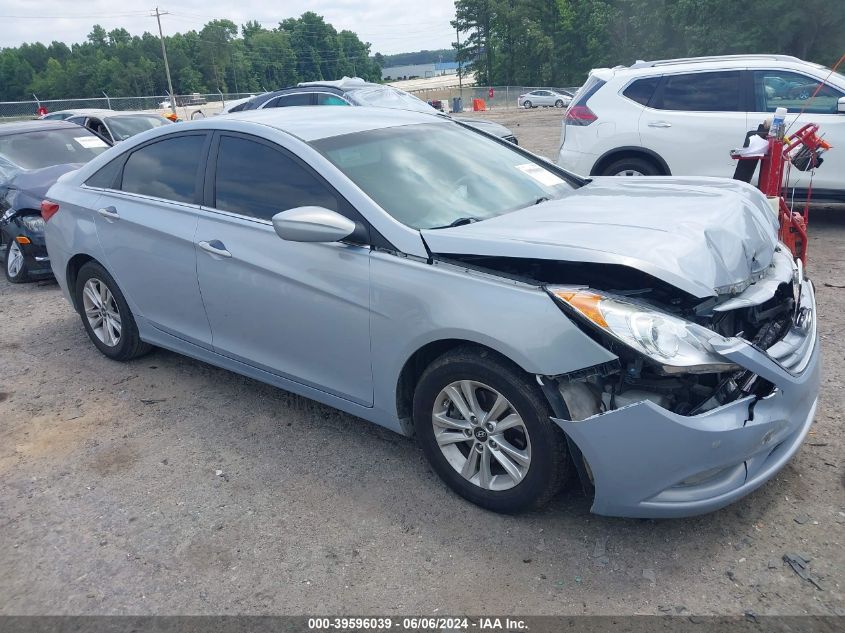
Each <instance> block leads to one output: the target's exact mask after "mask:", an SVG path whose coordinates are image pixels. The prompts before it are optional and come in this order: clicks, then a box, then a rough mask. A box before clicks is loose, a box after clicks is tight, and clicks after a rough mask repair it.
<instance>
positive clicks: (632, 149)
mask: <svg viewBox="0 0 845 633" xmlns="http://www.w3.org/2000/svg"><path fill="white" fill-rule="evenodd" d="M622 158H642V159H645V160H648V161H650V162H652V163H654V164H655V165H656V166H657V167H658V168H659V169H660V170H661V171H662V172H663V174H662V175H664V176H671V175H672V170H670V169H669V165H668V163H667V162H666V161H665V160H663V157H662V156H660V154H658V153H657V152H655V151H654V150H650V149H648V148H646V147H639V146H636V145H626V146H623V147H616V148H614V149H612V150H608V151H607V152H605V153H604V154H602V155H601V156H599V158H598V160H597V161H596V162H595V163H594V164H593V168H592V169H591V170H590V175H591V176H599V175H601V172H602V171H604V169H605V167H607V166H608V165H609V164H610V163H612V162H613V161H616V160H620V159H622Z"/></svg>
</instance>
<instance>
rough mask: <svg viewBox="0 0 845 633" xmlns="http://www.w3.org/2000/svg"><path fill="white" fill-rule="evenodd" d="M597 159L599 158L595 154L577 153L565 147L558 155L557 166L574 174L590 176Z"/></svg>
mask: <svg viewBox="0 0 845 633" xmlns="http://www.w3.org/2000/svg"><path fill="white" fill-rule="evenodd" d="M597 159H598V156H596V155H595V154H585V153H584V152H576V151H574V150H572V149H570V148H569V147H567V146H566V145H564V146H563V147H561V148H560V152H559V153H558V157H557V164H558V166H560V167H563V168H564V169H566V170H567V171H571V172H572V173H574V174H579V175H581V176H589V175H590V172H591V171H592V170H593V165H595V164H596V160H597Z"/></svg>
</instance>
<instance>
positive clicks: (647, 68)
mask: <svg viewBox="0 0 845 633" xmlns="http://www.w3.org/2000/svg"><path fill="white" fill-rule="evenodd" d="M749 65H752V66H754V67H760V68H784V69H786V68H800V67H802V66H803V67H805V68H806V67H811V68H816V69H822V68H824V66H822V65H820V64H815V63H813V62H808V61H805V60H803V59H799V58H797V57H793V56H791V55H775V54H772V55H767V54H749V55H712V56H708V57H680V58H677V59H658V60H653V61H643V60H637V61H636V62H635V63H633V64H631V65H630V66H616V67H614V68H596V69H593V70H592V71H591V73H593V74H596V75H597V76H599V77H600V78H604V77H607V76H614V75H620V76H624V77H631V76H640V75H643V76H651V75H662V74H667V73H676V72H690V71H697V70H711V69H726V70H730V69H737V68H747V67H748V66H749Z"/></svg>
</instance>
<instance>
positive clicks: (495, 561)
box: [0, 110, 845, 615]
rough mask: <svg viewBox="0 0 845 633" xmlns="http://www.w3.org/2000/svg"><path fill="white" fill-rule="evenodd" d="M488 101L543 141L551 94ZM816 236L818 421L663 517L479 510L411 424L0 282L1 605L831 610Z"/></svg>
mask: <svg viewBox="0 0 845 633" xmlns="http://www.w3.org/2000/svg"><path fill="white" fill-rule="evenodd" d="M485 115H486V116H488V117H489V118H497V119H498V120H501V121H502V122H503V123H505V124H507V125H510V126H512V127H513V128H514V129H515V131H516V132H517V134H518V135H519V137H520V142H521V143H522V144H523V146H526V147H529V148H532V149H534V150H536V151H538V152H540V153H544V154H546V155H547V156H552V155H553V153H554V148H555V146H556V144H557V138H558V134H559V127H558V126H559V120H560V112H559V111H558V112H555V111H553V110H551V111H532V112H514V111H510V112H507V113H503V115H499V114H498V113H496V112H495V111H494V112H492V113H485ZM811 235H812V240H811V249H810V257H811V265H810V271H811V274H812V275H813V277H814V278H815V282H816V286H817V290H818V301H819V306H820V315H819V320H820V325H821V336H822V345H823V347H824V375H823V381H822V402H821V405H820V407H819V411H818V417H817V420H816V424H815V426H814V427H813V429H812V430H811V432H810V435H809V437H808V439H807V442H806V443H805V444H804V446H803V448H802V449H801V450H800V452H799V453H798V455H797V456H796V457H795V458H794V459H793V460H792V461H791V462H790V463H789V464H788V466H787V467H786V468H785V469H784V470H783V471H782V472H781V474H780V475H779V476H778V477H777V478H776V479H774V480H772V481H771V482H769V483H768V484H767V485H765V486H764V487H763V488H762V489H760V490H758V491H757V492H755V493H753V494H752V495H750V496H749V497H747V498H746V499H744V500H742V501H740V502H738V503H736V504H734V505H732V506H730V507H728V508H726V509H724V510H722V511H719V512H716V513H713V514H710V515H707V516H703V517H697V518H692V519H684V520H671V521H648V520H626V519H609V518H603V517H597V516H593V515H591V514H589V502H588V500H586V499H585V498H583V497H582V496H580V495H579V494H578V493H577V492H565V493H563V494H561V495H560V496H559V497H558V498H557V499H555V500H554V502H553V503H552V504H551V505H550V506H549V507H548V508H547V509H545V510H544V511H542V512H537V513H533V514H527V515H523V516H517V517H507V516H497V515H494V514H491V513H488V512H485V511H483V510H481V509H479V508H477V507H475V506H472V505H470V504H468V503H466V502H464V501H463V500H461V499H460V498H458V497H457V496H455V495H453V494H451V493H450V492H449V491H448V490H447V489H446V488H445V487H444V486H443V485H442V484H441V483H440V482H439V481H438V480H437V478H436V477H435V475H434V474H433V473H432V472H431V470H430V469H429V468H428V466H427V465H426V463H425V461H424V460H423V457H422V454H421V453H420V451H419V450H418V449H417V447H416V446H415V444H414V442H413V441H412V440H408V439H405V438H402V437H399V436H396V435H393V434H391V433H389V432H387V431H383V430H381V429H379V428H377V427H375V426H372V425H368V424H365V423H360V422H359V421H358V420H357V419H355V418H352V417H350V416H348V415H345V414H342V413H339V412H337V411H334V410H332V409H329V408H327V407H324V406H322V405H319V404H315V403H313V402H310V401H307V400H305V399H303V398H299V397H297V396H294V395H291V394H289V393H286V392H283V391H279V390H276V389H273V388H271V387H268V386H265V385H262V384H260V383H257V382H255V381H252V380H248V379H246V378H242V377H239V376H236V375H234V374H231V373H228V372H225V371H222V370H219V369H215V368H213V367H210V366H208V365H205V364H203V363H200V362H196V361H193V360H190V359H187V358H183V357H180V356H177V355H175V354H172V353H170V352H166V351H161V350H159V351H155V352H154V353H152V354H151V355H149V356H146V357H144V358H142V359H139V360H137V361H134V362H132V363H129V364H119V363H114V362H111V361H109V360H107V359H106V358H104V357H103V356H101V355H100V354H99V353H98V352H97V351H96V350H95V348H94V347H93V345H91V344H90V343H89V342H88V340H87V338H86V336H85V333H84V331H83V329H82V326H81V324H80V322H79V318H78V316H77V315H76V314H74V313H73V312H72V311H71V308H70V307H69V305H68V304H66V303H65V301H64V299H63V298H62V296H61V294H60V292H59V290H58V287H57V286H56V285H55V284H54V283H41V284H30V285H21V286H12V285H9V284H8V283H6V282H5V280H2V281H0V392H2V393H0V421H2V422H0V477H2V481H3V486H2V489H0V570H2V574H0V613H2V614H45V613H50V614H129V613H131V614H200V613H202V614H218V613H250V614H302V613H344V614H349V613H354V614H385V613H392V614H408V613H417V614H438V615H445V614H458V613H465V612H470V613H496V614H508V613H517V614H567V615H577V614H631V613H637V614H659V613H682V614H742V613H744V612H746V611H753V612H755V613H757V614H805V613H811V614H825V615H829V614H839V615H845V600H843V580H845V579H844V578H843V574H845V571H843V570H845V548H843V542H842V541H843V528H845V495H843V485H844V484H845V479H843V465H845V462H843V450H842V448H843V439H842V433H841V428H842V413H841V412H842V410H843V404H845V402H843V395H842V391H841V388H842V384H843V372H845V363H843V359H845V341H843V337H842V331H843V326H845V316H843V314H845V310H843V307H845V270H843V261H845V257H843V255H845V253H843V244H845V214H843V211H842V210H838V211H837V210H835V209H826V210H825V209H822V210H819V211H817V212H815V213H814V215H813V217H812V221H811ZM645 467H647V465H644V468H645ZM787 553H797V554H800V555H802V556H803V557H804V558H806V559H809V560H810V572H811V574H812V575H813V576H814V577H815V579H816V580H817V582H818V584H819V586H820V588H817V587H816V586H814V585H813V584H811V583H810V582H808V581H805V580H802V579H801V578H800V577H799V576H798V575H797V574H796V573H795V572H793V571H792V569H791V568H789V567H788V566H785V565H784V564H783V562H782V557H783V555H784V554H787Z"/></svg>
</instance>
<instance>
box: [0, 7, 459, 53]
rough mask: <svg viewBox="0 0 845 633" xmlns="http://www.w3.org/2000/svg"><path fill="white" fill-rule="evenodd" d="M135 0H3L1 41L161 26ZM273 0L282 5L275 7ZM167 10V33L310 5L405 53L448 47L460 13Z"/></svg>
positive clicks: (270, 18)
mask: <svg viewBox="0 0 845 633" xmlns="http://www.w3.org/2000/svg"><path fill="white" fill-rule="evenodd" d="M154 1H155V0H150V2H143V1H141V2H138V1H137V0H122V1H115V0H0V48H2V47H7V46H19V45H20V44H22V43H24V42H39V41H40V42H43V43H44V44H49V43H50V42H52V41H53V40H57V41H61V42H65V43H66V44H72V43H75V42H83V41H84V40H85V39H86V36H87V35H88V33H90V32H91V27H92V26H93V25H94V24H100V25H102V26H103V27H104V28H105V29H106V30H107V31H110V30H112V29H115V28H119V27H123V28H125V29H126V30H127V31H129V33H131V34H132V35H141V34H142V33H143V32H144V31H149V32H151V33H154V32H156V30H157V28H158V27H157V26H156V21H155V18H154V17H149V14H150V13H151V11H153V10H154V8H155V7H154V6H153V5H152V2H154ZM271 4H275V5H277V6H279V7H281V6H284V9H281V8H275V9H271V8H269V6H270V5H271ZM159 9H160V10H161V11H169V12H170V15H166V16H164V17H162V19H161V25H162V29H163V30H164V34H165V35H172V34H173V33H182V32H185V31H190V30H199V29H201V28H202V26H203V24H205V23H206V22H208V21H210V20H213V19H216V18H227V19H229V20H232V21H233V22H234V23H235V24H237V25H241V24H243V23H245V22H247V21H248V20H258V21H259V22H261V23H262V24H263V25H264V26H265V27H268V28H273V27H275V26H277V25H278V23H279V22H280V21H282V20H283V19H285V18H289V17H298V16H300V15H302V13H304V12H305V11H314V12H315V13H318V14H320V15H322V16H323V17H324V18H325V19H326V21H327V22H329V23H330V24H332V25H333V26H334V27H335V28H336V29H337V30H339V31H340V30H343V29H349V30H350V31H354V32H356V33H357V34H358V36H359V37H360V38H361V39H362V40H363V41H365V42H370V43H371V44H372V47H371V48H370V51H371V52H372V53H377V52H378V53H385V54H390V53H404V52H410V51H417V50H421V49H426V48H427V49H437V48H449V47H450V46H451V43H452V42H453V41H454V39H455V33H454V30H453V29H452V27H451V26H449V20H451V19H453V18H454V17H455V5H454V0H285V2H278V3H275V2H271V1H270V0H178V2H173V3H172V4H167V3H166V1H165V0H162V4H160V5H159Z"/></svg>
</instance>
